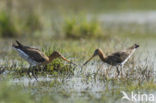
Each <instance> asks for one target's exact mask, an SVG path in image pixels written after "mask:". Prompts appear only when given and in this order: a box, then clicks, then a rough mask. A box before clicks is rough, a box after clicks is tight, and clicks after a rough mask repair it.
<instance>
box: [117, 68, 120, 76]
mask: <svg viewBox="0 0 156 103" xmlns="http://www.w3.org/2000/svg"><path fill="white" fill-rule="evenodd" d="M116 70H117V73H118V74H117V75H116V77H118V76H119V75H120V71H119V66H117V67H116Z"/></svg>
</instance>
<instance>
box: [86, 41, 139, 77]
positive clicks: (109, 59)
mask: <svg viewBox="0 0 156 103" xmlns="http://www.w3.org/2000/svg"><path fill="white" fill-rule="evenodd" d="M138 47H139V45H138V44H134V45H133V46H131V47H129V48H127V49H126V50H122V51H118V52H115V53H112V54H110V55H108V56H105V55H104V53H103V51H102V50H101V49H100V48H99V49H96V50H95V52H94V54H93V56H92V57H91V58H90V59H89V60H87V61H86V62H85V63H84V65H86V64H87V63H88V62H89V61H90V60H91V59H93V58H94V57H95V56H99V57H100V59H101V60H102V61H103V62H105V63H107V64H109V65H112V66H117V72H118V75H119V73H120V71H119V70H118V65H121V66H122V67H123V66H124V64H125V63H126V62H127V60H128V59H129V58H130V57H131V56H132V55H133V54H134V52H135V51H136V49H137V48H138Z"/></svg>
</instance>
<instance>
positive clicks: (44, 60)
mask: <svg viewBox="0 0 156 103" xmlns="http://www.w3.org/2000/svg"><path fill="white" fill-rule="evenodd" d="M16 43H17V45H15V44H13V45H12V47H13V48H15V49H16V50H17V52H18V54H19V55H20V56H21V57H22V58H23V59H25V60H26V61H27V62H28V63H29V64H30V67H29V68H31V67H34V66H40V65H46V64H48V63H50V62H52V61H53V60H54V59H56V58H61V59H63V60H65V61H67V62H69V63H72V62H71V61H69V60H68V59H66V58H65V57H64V56H62V55H61V54H60V53H59V52H57V51H54V52H53V53H52V54H51V55H50V56H46V55H45V54H44V53H43V52H41V51H40V50H39V49H36V48H32V47H29V46H24V45H23V44H21V43H20V42H19V41H17V40H16ZM72 64H74V63H72Z"/></svg>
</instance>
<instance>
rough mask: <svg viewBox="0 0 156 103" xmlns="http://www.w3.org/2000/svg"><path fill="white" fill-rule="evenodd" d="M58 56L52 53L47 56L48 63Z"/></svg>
mask: <svg viewBox="0 0 156 103" xmlns="http://www.w3.org/2000/svg"><path fill="white" fill-rule="evenodd" d="M57 57H58V56H57V55H56V54H54V53H52V54H51V55H50V56H49V63H50V62H52V61H53V60H54V59H56V58H57Z"/></svg>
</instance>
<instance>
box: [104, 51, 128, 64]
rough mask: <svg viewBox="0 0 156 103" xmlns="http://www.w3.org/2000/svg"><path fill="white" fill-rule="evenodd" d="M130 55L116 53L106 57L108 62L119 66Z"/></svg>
mask: <svg viewBox="0 0 156 103" xmlns="http://www.w3.org/2000/svg"><path fill="white" fill-rule="evenodd" d="M128 55H129V53H127V52H125V51H119V52H115V53H113V54H111V55H109V56H107V57H106V62H107V63H109V64H111V65H117V64H120V63H122V62H123V61H124V60H125V59H126V58H127V57H128Z"/></svg>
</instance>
